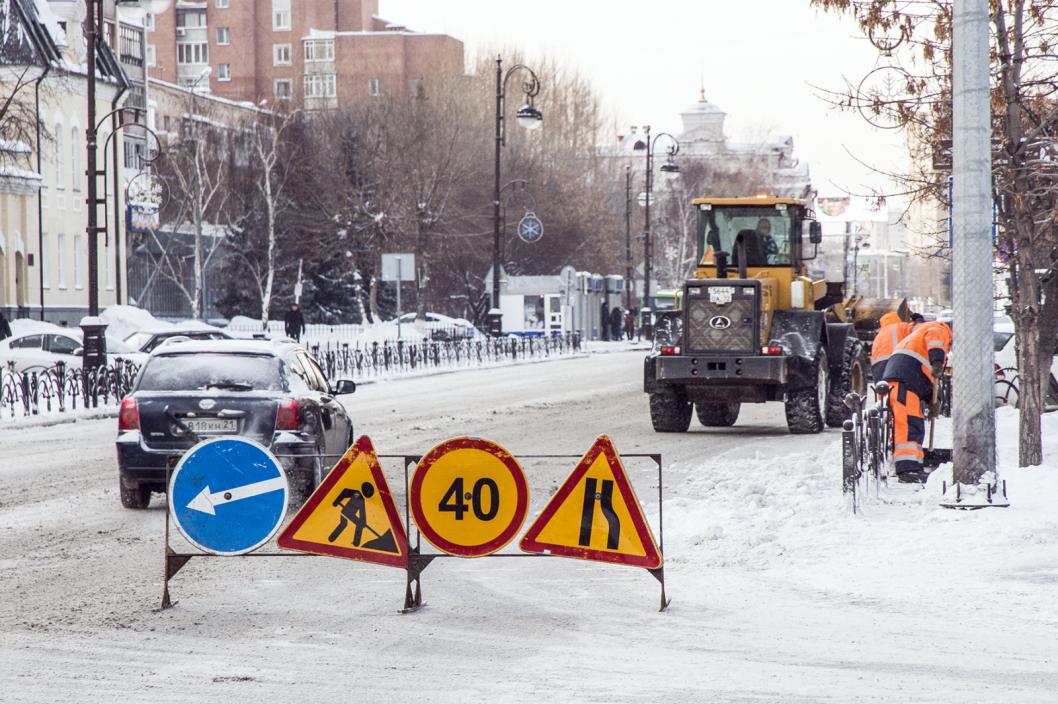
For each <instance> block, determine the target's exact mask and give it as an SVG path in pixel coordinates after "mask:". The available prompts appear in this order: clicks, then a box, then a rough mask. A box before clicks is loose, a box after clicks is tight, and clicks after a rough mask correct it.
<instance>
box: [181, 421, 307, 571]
mask: <svg viewBox="0 0 1058 704" xmlns="http://www.w3.org/2000/svg"><path fill="white" fill-rule="evenodd" d="M287 492H288V486H287V475H286V472H284V471H283V466H282V465H281V464H279V461H278V460H277V459H276V458H275V456H274V455H273V454H272V453H271V452H269V451H268V449H267V448H265V447H264V446H262V445H261V444H259V443H257V442H254V441H253V440H248V439H246V438H213V439H211V440H204V441H203V442H200V443H199V444H197V445H195V446H194V447H192V448H191V449H190V450H188V451H187V454H185V455H184V456H183V457H182V458H181V459H180V462H179V463H178V464H177V465H176V469H175V470H174V471H173V476H172V478H171V479H170V480H169V515H170V516H171V517H172V520H173V522H175V523H176V527H177V529H178V530H179V531H180V533H181V534H182V535H183V536H184V537H185V538H187V540H188V542H190V543H191V544H192V545H194V546H195V547H197V548H199V549H200V550H204V551H205V552H208V553H212V554H214V555H243V554H245V553H248V552H252V551H254V550H256V549H257V548H259V547H261V546H262V545H264V544H265V543H266V542H268V541H269V539H271V537H272V536H273V535H275V532H276V531H277V530H279V526H280V525H281V524H282V523H283V519H284V518H285V517H286V512H287Z"/></svg>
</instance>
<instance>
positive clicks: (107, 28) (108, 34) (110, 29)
mask: <svg viewBox="0 0 1058 704" xmlns="http://www.w3.org/2000/svg"><path fill="white" fill-rule="evenodd" d="M115 33H116V27H115V25H114V23H113V22H110V21H104V22H103V41H104V42H106V44H107V46H108V47H110V48H111V49H113V48H114V34H115Z"/></svg>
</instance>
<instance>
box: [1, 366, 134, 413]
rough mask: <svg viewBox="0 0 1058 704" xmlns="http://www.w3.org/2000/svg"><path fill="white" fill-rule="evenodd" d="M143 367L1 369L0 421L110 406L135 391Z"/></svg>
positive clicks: (8, 367)
mask: <svg viewBox="0 0 1058 704" xmlns="http://www.w3.org/2000/svg"><path fill="white" fill-rule="evenodd" d="M138 371H139V367H138V366H137V365H136V364H133V363H132V362H129V361H127V360H120V359H119V360H117V361H116V362H115V363H114V364H111V365H107V366H102V367H98V368H95V369H90V370H83V369H79V368H75V367H68V366H66V365H65V364H64V363H62V362H59V363H58V364H56V365H55V366H54V367H50V368H41V369H36V370H32V371H22V372H16V371H15V370H14V365H13V364H9V365H8V366H7V367H5V368H0V418H14V417H20V416H36V415H41V414H48V413H63V412H66V411H73V410H78V409H83V408H98V407H100V406H109V405H112V404H116V403H118V402H119V401H121V399H122V398H124V397H125V395H126V394H128V392H129V390H130V389H131V388H132V382H133V380H134V379H135V378H136V373H137V372H138Z"/></svg>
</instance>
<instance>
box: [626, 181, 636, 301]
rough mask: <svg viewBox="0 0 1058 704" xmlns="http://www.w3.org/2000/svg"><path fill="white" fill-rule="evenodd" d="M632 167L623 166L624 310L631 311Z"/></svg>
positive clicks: (632, 282) (632, 284) (632, 285)
mask: <svg viewBox="0 0 1058 704" xmlns="http://www.w3.org/2000/svg"><path fill="white" fill-rule="evenodd" d="M633 287H634V279H633V278H632V166H631V165H630V164H625V310H626V311H628V310H632V288H633Z"/></svg>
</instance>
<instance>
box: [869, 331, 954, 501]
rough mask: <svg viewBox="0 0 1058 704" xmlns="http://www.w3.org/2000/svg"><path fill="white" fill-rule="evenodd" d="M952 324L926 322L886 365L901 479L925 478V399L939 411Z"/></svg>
mask: <svg viewBox="0 0 1058 704" xmlns="http://www.w3.org/2000/svg"><path fill="white" fill-rule="evenodd" d="M951 343H952V336H951V328H949V327H948V326H947V325H945V324H944V323H939V322H930V323H923V324H922V325H919V326H918V327H917V328H915V331H914V332H912V333H911V334H910V335H908V336H907V337H906V338H904V339H903V341H901V342H900V344H898V345H897V346H896V349H895V350H894V351H893V354H892V356H891V357H890V358H889V362H888V363H887V364H886V366H885V375H884V380H885V381H887V382H889V383H890V385H891V386H892V390H891V391H890V396H889V404H890V406H891V408H892V409H893V421H894V425H895V433H894V437H893V459H894V460H895V462H896V475H897V478H898V479H899V481H901V482H905V483H907V482H924V481H925V480H926V473H925V472H924V471H923V468H922V461H923V459H924V453H923V451H922V441H923V440H924V439H925V435H926V421H925V414H924V413H923V399H928V401H929V404H930V413H931V415H933V416H935V415H936V411H937V409H936V401H935V399H936V393H935V392H934V389H935V384H936V379H937V377H938V376H940V374H941V373H942V372H943V370H944V365H945V362H946V360H947V357H948V354H949V353H950V352H951Z"/></svg>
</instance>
